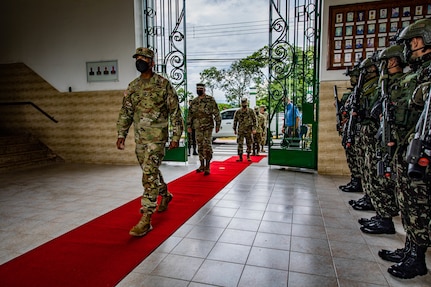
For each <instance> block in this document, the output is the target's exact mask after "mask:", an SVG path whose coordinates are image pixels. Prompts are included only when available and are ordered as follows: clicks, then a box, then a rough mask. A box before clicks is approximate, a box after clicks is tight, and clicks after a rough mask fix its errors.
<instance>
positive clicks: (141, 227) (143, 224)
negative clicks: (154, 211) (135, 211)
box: [129, 213, 153, 236]
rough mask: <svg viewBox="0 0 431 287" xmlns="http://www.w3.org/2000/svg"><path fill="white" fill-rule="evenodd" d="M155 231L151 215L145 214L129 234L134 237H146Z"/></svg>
mask: <svg viewBox="0 0 431 287" xmlns="http://www.w3.org/2000/svg"><path fill="white" fill-rule="evenodd" d="M152 229H153V227H152V226H151V214H148V213H144V214H143V215H142V217H141V219H140V220H139V222H138V224H136V225H135V226H133V228H132V229H130V231H129V234H130V235H132V236H144V235H145V234H147V233H148V232H150V231H151V230H152Z"/></svg>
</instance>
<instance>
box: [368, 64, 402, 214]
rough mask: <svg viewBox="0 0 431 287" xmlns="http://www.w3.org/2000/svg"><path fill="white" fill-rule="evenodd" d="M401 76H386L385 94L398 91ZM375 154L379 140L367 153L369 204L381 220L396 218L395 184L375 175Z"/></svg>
mask: <svg viewBox="0 0 431 287" xmlns="http://www.w3.org/2000/svg"><path fill="white" fill-rule="evenodd" d="M402 76H403V73H402V72H401V73H396V74H393V75H389V76H388V91H387V93H388V94H389V95H390V94H391V93H392V91H393V90H396V89H398V84H399V80H400V78H401V77H402ZM377 116H378V115H377ZM376 128H378V127H376ZM376 132H377V131H376ZM377 153H379V154H381V142H380V141H379V140H378V141H374V146H372V147H370V151H369V153H368V156H369V161H368V163H369V165H368V167H369V171H370V174H369V176H368V177H367V181H368V183H369V184H370V187H371V193H370V197H371V202H372V204H373V206H374V208H375V209H376V213H377V215H379V216H380V217H382V218H391V217H393V216H397V215H398V212H399V207H398V202H397V199H396V195H395V183H394V181H393V180H392V179H390V178H386V177H384V176H383V175H382V176H378V175H377V174H378V173H377V166H378V161H379V160H380V159H379V158H378V157H376V154H377Z"/></svg>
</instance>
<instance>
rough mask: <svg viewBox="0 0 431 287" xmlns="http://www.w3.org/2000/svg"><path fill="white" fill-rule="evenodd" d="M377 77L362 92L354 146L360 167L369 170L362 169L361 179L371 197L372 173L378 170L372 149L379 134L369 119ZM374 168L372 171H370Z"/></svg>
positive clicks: (371, 79) (368, 82)
mask: <svg viewBox="0 0 431 287" xmlns="http://www.w3.org/2000/svg"><path fill="white" fill-rule="evenodd" d="M377 80H378V78H377V76H375V77H373V78H370V79H368V80H367V81H366V82H365V84H364V86H363V88H362V91H361V96H360V102H361V104H360V105H361V109H362V114H363V115H362V116H361V117H362V120H361V123H360V125H361V128H360V132H359V138H358V142H355V144H354V151H355V153H356V154H357V155H358V157H357V161H358V163H359V164H360V166H366V167H367V168H360V169H359V171H360V173H359V174H360V177H361V179H362V187H363V190H364V192H365V194H366V195H368V196H370V195H371V192H372V189H373V187H372V186H371V183H370V177H371V176H372V174H371V173H372V172H374V171H375V170H376V169H375V167H372V166H371V163H370V161H371V157H373V156H374V155H375V153H373V149H372V147H374V146H375V142H376V141H375V138H374V136H375V135H376V133H377V125H376V123H375V122H373V120H371V119H370V118H369V111H370V109H371V107H370V101H371V98H372V97H373V96H374V93H375V91H376V88H377ZM369 168H372V171H370V170H369Z"/></svg>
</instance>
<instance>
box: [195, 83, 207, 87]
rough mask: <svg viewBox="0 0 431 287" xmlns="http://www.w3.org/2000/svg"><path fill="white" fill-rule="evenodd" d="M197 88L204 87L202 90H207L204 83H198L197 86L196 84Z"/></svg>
mask: <svg viewBox="0 0 431 287" xmlns="http://www.w3.org/2000/svg"><path fill="white" fill-rule="evenodd" d="M196 87H202V88H205V84H204V83H197V84H196Z"/></svg>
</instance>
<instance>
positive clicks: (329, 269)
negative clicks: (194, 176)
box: [0, 156, 431, 287]
mask: <svg viewBox="0 0 431 287" xmlns="http://www.w3.org/2000/svg"><path fill="white" fill-rule="evenodd" d="M225 158H226V157H221V156H219V157H217V158H215V159H214V160H224V159H225ZM195 168H196V157H191V158H190V162H189V163H188V164H184V163H164V164H163V165H162V172H163V175H164V177H165V180H166V181H167V182H169V181H171V180H173V179H175V178H178V177H179V176H181V175H183V174H186V173H188V172H190V171H192V170H194V169H195ZM140 179H141V171H140V168H139V167H138V166H137V165H136V166H107V165H106V166H104V165H77V164H59V165H54V166H49V167H45V168H38V169H31V170H24V171H15V172H8V173H6V174H2V175H0V215H1V218H2V219H1V221H0V232H1V233H0V263H4V262H7V261H8V260H10V259H12V258H14V257H16V256H18V255H20V254H23V253H25V252H27V251H29V250H31V249H33V248H35V247H36V246H38V245H40V244H42V243H44V242H46V241H48V240H50V239H52V238H55V237H57V236H59V235H61V234H63V233H65V232H66V231H68V230H71V229H73V228H75V227H77V226H80V225H81V224H83V223H85V222H87V221H89V220H91V219H93V218H95V217H97V216H99V215H102V214H104V213H106V212H108V211H110V210H112V209H114V208H116V207H118V206H120V205H122V204H124V203H126V202H128V201H130V200H132V199H134V198H136V197H138V196H139V195H140V193H141V186H140V181H141V180H140ZM347 180H348V179H347V178H346V177H338V176H325V175H317V174H315V173H303V172H296V171H293V170H284V169H280V168H279V167H269V166H268V165H267V164H266V160H263V161H262V162H261V163H259V164H252V165H251V166H250V167H248V168H247V169H246V170H245V171H244V172H243V173H242V174H240V175H239V176H238V177H237V178H236V179H234V180H233V181H232V182H231V183H229V185H228V186H226V187H225V188H224V189H223V190H222V191H221V192H220V193H218V194H217V195H216V196H215V197H214V198H213V199H212V200H210V201H209V202H208V204H206V205H205V206H204V207H203V208H202V209H201V210H200V211H198V212H197V213H196V214H195V215H194V216H193V217H192V218H191V219H190V220H188V221H187V222H186V223H185V224H184V225H183V226H182V227H181V228H180V229H178V230H177V231H176V232H175V234H173V236H171V237H170V238H169V239H167V240H166V241H165V242H164V243H163V244H162V245H161V246H160V247H159V248H158V249H156V250H155V251H154V252H153V253H152V254H151V255H150V256H149V257H148V258H147V259H145V260H144V261H143V262H142V263H141V264H140V265H139V266H138V267H136V268H135V269H134V270H132V271H131V273H130V274H129V275H128V276H127V277H126V278H124V279H123V280H122V281H121V282H120V284H119V285H118V286H121V287H126V286H127V287H130V286H145V287H154V286H163V287H165V286H166V287H171V286H191V287H192V286H193V287H198V286H247V287H250V286H271V287H275V286H295V287H296V286H319V287H323V286H431V275H430V274H428V275H425V276H422V277H418V278H415V279H412V280H399V279H396V278H394V277H392V276H391V275H390V274H388V273H387V272H386V269H387V268H388V267H389V266H390V265H391V263H390V262H385V261H383V260H381V259H380V258H379V257H378V256H377V251H378V250H379V249H381V248H386V249H394V248H399V247H402V246H403V240H404V232H403V230H402V227H401V225H400V219H399V218H396V219H395V220H396V229H397V234H395V235H367V234H363V233H362V232H361V231H360V230H359V224H358V223H357V219H358V218H360V217H370V216H372V215H374V214H373V213H372V212H358V211H355V210H353V209H352V208H351V207H350V206H349V205H348V203H347V201H348V200H349V199H358V198H359V197H361V196H362V195H361V194H357V193H350V194H348V193H343V192H340V191H339V190H338V188H337V187H338V185H340V184H344V183H346V182H347ZM168 212H169V211H168ZM154 228H157V226H154ZM143 240H144V239H143ZM427 262H428V267H429V268H431V252H430V251H428V253H427ZM36 283H37V282H35V286H37V284H36Z"/></svg>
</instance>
